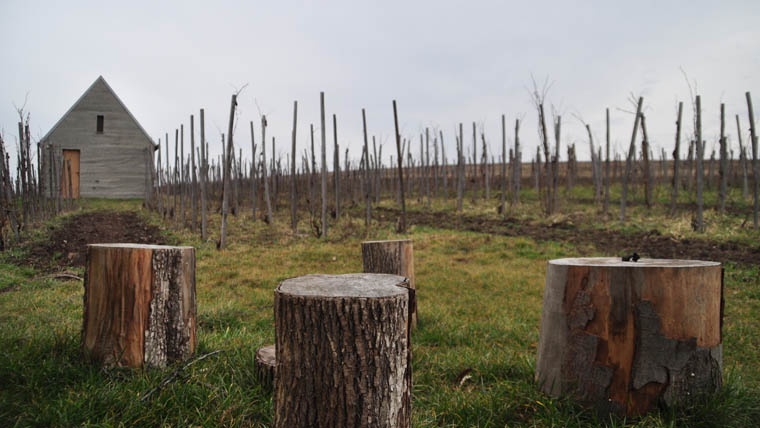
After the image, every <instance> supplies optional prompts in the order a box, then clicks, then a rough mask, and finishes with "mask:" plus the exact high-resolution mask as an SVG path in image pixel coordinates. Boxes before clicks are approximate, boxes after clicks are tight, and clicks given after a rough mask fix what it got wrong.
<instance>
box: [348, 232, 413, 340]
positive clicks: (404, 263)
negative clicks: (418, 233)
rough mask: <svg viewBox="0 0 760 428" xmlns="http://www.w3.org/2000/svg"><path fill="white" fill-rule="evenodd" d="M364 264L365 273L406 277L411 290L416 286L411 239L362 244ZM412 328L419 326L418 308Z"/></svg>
mask: <svg viewBox="0 0 760 428" xmlns="http://www.w3.org/2000/svg"><path fill="white" fill-rule="evenodd" d="M362 263H363V265H364V272H365V273H389V274H391V275H400V276H405V277H406V278H407V279H408V280H409V288H412V289H416V286H415V284H414V247H413V241H412V240H411V239H401V240H397V241H365V242H362ZM411 326H412V327H415V326H417V308H414V313H412V318H411Z"/></svg>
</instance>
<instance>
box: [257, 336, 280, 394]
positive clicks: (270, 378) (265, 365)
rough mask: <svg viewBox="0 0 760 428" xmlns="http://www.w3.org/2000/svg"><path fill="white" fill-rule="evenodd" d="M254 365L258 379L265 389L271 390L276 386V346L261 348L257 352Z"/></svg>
mask: <svg viewBox="0 0 760 428" xmlns="http://www.w3.org/2000/svg"><path fill="white" fill-rule="evenodd" d="M254 364H255V366H256V377H257V378H258V379H259V382H260V383H261V384H262V385H263V386H264V387H265V388H271V387H272V385H273V384H274V371H275V366H276V365H277V358H276V357H275V346H274V345H269V346H264V347H262V348H259V350H258V351H256V359H255V360H254Z"/></svg>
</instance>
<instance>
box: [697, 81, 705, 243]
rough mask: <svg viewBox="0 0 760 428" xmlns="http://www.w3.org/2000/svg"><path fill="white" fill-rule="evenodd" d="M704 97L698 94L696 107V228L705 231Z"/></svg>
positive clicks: (698, 230)
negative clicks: (703, 213)
mask: <svg viewBox="0 0 760 428" xmlns="http://www.w3.org/2000/svg"><path fill="white" fill-rule="evenodd" d="M701 100H702V98H701V97H700V96H699V95H697V98H696V101H695V106H696V107H695V108H696V115H697V119H696V129H695V132H696V137H697V142H696V145H697V223H696V230H697V232H704V231H705V227H704V221H703V218H702V211H703V208H704V204H705V199H704V195H703V194H702V193H703V183H702V181H703V180H704V175H705V171H704V157H705V145H704V142H703V141H702V101H701Z"/></svg>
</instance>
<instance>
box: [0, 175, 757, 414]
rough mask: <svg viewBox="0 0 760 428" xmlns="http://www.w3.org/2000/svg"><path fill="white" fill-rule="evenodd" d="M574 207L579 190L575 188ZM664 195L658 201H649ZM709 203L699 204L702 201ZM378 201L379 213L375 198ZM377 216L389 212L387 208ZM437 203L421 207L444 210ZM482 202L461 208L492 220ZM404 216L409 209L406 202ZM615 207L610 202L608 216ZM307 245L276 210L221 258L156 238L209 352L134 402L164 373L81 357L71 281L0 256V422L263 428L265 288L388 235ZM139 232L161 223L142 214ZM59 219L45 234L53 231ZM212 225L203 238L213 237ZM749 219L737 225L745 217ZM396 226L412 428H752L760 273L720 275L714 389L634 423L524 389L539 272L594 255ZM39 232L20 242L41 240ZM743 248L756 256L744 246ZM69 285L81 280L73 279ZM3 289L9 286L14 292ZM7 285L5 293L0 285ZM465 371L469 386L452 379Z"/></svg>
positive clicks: (331, 267) (646, 222)
mask: <svg viewBox="0 0 760 428" xmlns="http://www.w3.org/2000/svg"><path fill="white" fill-rule="evenodd" d="M576 192H577V195H576V196H577V197H578V198H581V199H582V198H583V197H584V195H585V193H584V192H586V193H589V195H590V192H587V189H586V190H584V189H578V190H577V191H576ZM663 198H665V196H664V195H663ZM525 200H526V202H525V204H524V206H523V208H521V209H520V210H519V211H515V212H514V213H513V215H514V216H516V217H517V218H519V219H522V220H523V221H532V222H535V223H536V224H545V223H550V222H552V221H556V220H557V218H560V217H567V218H570V219H575V220H574V221H576V222H577V221H578V220H577V219H579V218H584V217H588V216H593V217H594V218H596V219H597V220H596V221H589V222H588V224H584V227H597V228H609V229H614V230H617V231H620V233H626V231H629V230H639V229H643V230H649V229H657V230H661V231H663V232H672V233H675V234H680V235H679V236H687V237H688V236H694V232H693V231H691V229H690V227H689V226H688V224H689V215H688V214H684V215H683V216H678V217H675V218H666V216H665V215H664V212H665V208H657V209H655V211H653V212H652V213H650V214H647V213H646V211H645V209H644V208H643V207H642V206H640V204H639V205H637V206H634V207H632V208H631V209H630V211H629V213H630V218H631V221H630V222H629V225H627V226H620V225H619V224H617V222H615V221H614V220H613V218H614V217H616V215H617V214H614V215H613V214H611V215H610V218H609V219H606V220H605V219H604V218H601V217H600V215H599V214H598V213H597V212H596V208H588V207H587V204H586V205H585V206H584V205H583V204H580V203H579V204H577V205H573V204H570V203H567V204H566V205H565V206H564V207H563V212H564V213H565V214H558V215H557V216H555V218H554V219H543V218H540V217H538V216H537V215H536V214H535V213H536V212H537V203H536V202H535V198H534V199H533V200H532V201H531V200H530V198H529V197H527V196H526V198H525ZM708 200H709V199H708ZM386 204H390V203H389V202H387V203H386ZM388 206H390V205H388ZM452 206H453V201H450V202H449V204H448V205H445V204H443V203H442V202H437V203H435V204H434V206H433V209H438V210H443V209H449V210H450V209H451V207H452ZM494 206H495V201H494V203H492V204H490V205H489V204H485V203H479V204H478V206H477V207H474V208H468V212H469V213H480V214H482V215H484V216H495V215H496V214H495V209H493V207H494ZM139 207H140V204H139V202H136V201H85V202H83V205H82V207H80V209H79V211H86V210H101V209H110V210H140V208H139ZM410 209H412V210H417V209H421V206H420V205H419V204H417V203H416V202H413V201H412V202H410ZM616 210H617V205H615V204H614V203H613V204H612V211H611V213H616V212H617V211H616ZM352 211H353V214H354V215H355V216H356V217H351V216H346V217H344V218H343V219H341V220H340V222H339V223H338V224H337V225H334V226H332V227H331V236H330V238H329V239H328V240H326V241H324V240H318V239H316V238H314V237H313V236H312V234H311V233H310V232H309V231H308V230H307V228H306V225H305V223H306V222H305V221H303V220H302V222H301V224H302V226H301V228H302V229H301V230H299V234H298V235H296V236H294V235H293V234H292V233H291V232H290V231H289V229H288V224H289V217H288V214H287V210H285V209H283V210H282V211H281V212H280V213H279V215H278V218H277V221H276V222H275V224H274V225H273V227H271V228H270V227H269V226H267V225H266V224H264V223H262V222H261V221H258V222H255V223H253V222H252V221H251V218H250V214H248V212H246V213H245V215H240V216H238V217H231V218H230V239H229V244H228V249H227V250H225V251H221V252H220V251H218V250H216V247H215V243H214V241H213V238H212V239H210V240H209V241H208V242H201V241H200V239H199V238H198V237H197V236H195V235H192V234H191V233H189V231H187V230H180V229H177V228H175V227H173V226H162V229H163V233H165V235H166V236H167V237H168V239H169V240H170V242H173V243H182V244H185V245H192V246H194V247H196V248H197V297H198V339H199V348H198V353H200V354H202V353H207V352H210V351H214V350H222V351H223V352H221V353H219V354H216V355H214V356H212V357H210V358H208V359H206V360H203V361H200V362H198V363H197V364H194V365H192V366H191V367H189V368H188V369H186V370H184V371H183V372H182V374H181V376H180V378H179V379H178V380H177V381H175V382H173V383H171V384H169V385H168V386H166V387H165V388H163V389H162V390H160V391H159V392H158V393H156V394H153V396H152V397H151V398H150V399H149V400H146V401H141V400H140V398H141V397H142V396H143V395H144V394H145V393H146V392H147V391H149V390H151V389H152V388H153V387H155V386H156V385H158V384H159V383H160V382H161V380H162V379H163V378H164V377H165V376H167V375H168V374H169V373H171V372H172V371H173V369H174V368H167V369H165V370H145V371H140V370H137V371H132V370H122V369H112V370H101V369H98V368H95V367H92V366H89V365H86V364H84V363H83V362H82V361H81V359H80V352H79V339H80V329H81V322H82V294H83V287H82V283H81V282H78V281H67V282H64V281H58V280H52V279H49V278H46V277H45V274H44V273H43V272H41V271H38V270H35V269H32V268H29V267H19V266H18V265H16V264H13V263H11V259H13V258H14V257H16V258H19V257H20V258H23V250H14V251H13V252H12V254H5V255H3V256H2V258H0V289H7V290H8V291H5V292H2V293H0V426H3V427H5V426H8V427H12V426H19V427H25V426H81V425H85V426H104V427H110V426H239V427H247V426H262V427H264V426H271V423H272V403H271V393H269V392H267V391H266V390H264V389H262V388H261V387H260V386H259V385H258V383H257V381H256V379H255V375H254V369H253V361H254V354H255V352H256V350H257V348H258V347H260V346H262V345H265V344H270V343H273V342H274V337H273V335H274V323H273V314H272V300H273V289H274V288H275V286H276V285H277V284H278V283H279V282H280V281H282V280H283V279H285V278H289V277H294V276H298V275H303V274H308V273H348V272H359V271H361V251H360V243H361V241H362V240H365V239H367V238H371V239H393V238H397V237H398V235H397V234H396V233H395V232H394V230H393V229H394V227H393V226H394V222H393V221H388V222H377V223H373V225H372V227H371V228H370V230H368V231H367V230H365V227H364V223H363V220H362V219H361V215H362V214H361V207H354V208H352ZM143 215H145V216H146V218H147V221H149V222H152V223H155V224H159V223H160V219H159V218H158V217H157V216H156V215H155V214H151V213H147V212H144V211H143ZM706 218H707V219H708V229H707V235H708V236H709V237H710V238H711V239H715V240H716V241H725V240H734V241H739V242H747V243H751V242H755V243H756V242H757V239H758V234H757V232H751V231H748V229H747V228H740V227H738V225H739V224H740V223H741V222H742V218H743V216H742V215H738V216H733V217H727V218H718V216H717V214H715V213H713V212H708V214H707V215H706ZM61 221H63V220H62V219H61V218H59V219H56V220H55V221H54V222H53V223H54V224H60V223H61ZM218 222H219V218H218V216H214V217H212V219H211V228H212V229H211V230H213V233H214V235H213V236H216V234H217V233H218V232H217V230H218ZM750 223H751V219H750ZM445 226H446V225H441V227H440V228H432V227H420V226H413V227H411V229H410V231H409V233H408V237H410V238H412V239H413V240H414V251H415V254H414V257H415V271H416V281H417V288H418V294H417V296H418V305H419V324H418V328H417V329H416V330H415V332H414V337H413V347H414V348H413V349H414V361H413V364H414V366H413V367H414V401H413V425H414V426H417V427H441V426H443V427H503V426H538V427H551V426H556V427H563V426H598V425H606V426H641V427H645V426H646V427H649V426H655V427H670V426H692V427H722V426H735V427H749V426H757V425H758V423H760V331H759V329H758V326H759V325H760V324H759V323H758V319H760V316H758V314H760V269H758V265H757V264H755V265H747V264H733V263H729V264H727V265H726V276H725V293H726V294H725V295H726V309H725V324H724V326H723V332H724V336H723V346H724V347H723V352H724V384H725V385H724V388H723V389H722V390H721V392H720V393H719V394H717V395H716V396H714V397H712V398H710V399H709V400H706V401H704V402H700V403H699V404H696V405H694V406H692V407H689V408H678V409H663V410H660V411H657V412H654V413H651V414H650V415H648V416H646V417H645V418H641V419H637V420H630V419H629V420H625V419H622V418H618V417H614V416H606V417H605V416H599V415H597V414H595V413H594V412H593V411H590V410H587V409H584V408H583V407H581V406H579V405H577V404H574V403H573V402H571V401H569V400H567V399H552V398H550V397H548V396H546V395H544V394H542V393H541V392H539V391H538V389H537V388H536V386H535V384H534V382H533V371H534V366H535V358H536V351H537V350H536V346H537V343H538V334H539V327H540V317H541V305H542V293H543V286H544V275H545V269H546V261H547V260H549V259H552V258H558V257H567V256H578V255H610V254H601V253H598V252H597V251H596V250H595V249H594V248H593V247H592V246H590V245H583V246H575V245H573V244H569V243H566V242H551V241H549V242H547V241H534V240H531V239H527V238H523V237H507V236H499V235H491V234H485V233H477V232H469V231H458V230H450V229H448V228H446V227H445ZM47 232H48V229H47V228H41V229H40V230H39V231H38V232H36V233H35V235H34V236H32V237H30V239H32V240H35V239H36V240H43V239H45V238H46V234H47ZM755 245H756V244H755ZM74 271H75V272H78V273H79V274H81V273H82V270H81V268H79V269H74ZM14 286H15V287H14ZM9 287H10V288H9ZM465 369H472V372H471V375H472V377H471V378H470V379H469V380H467V381H466V382H465V383H464V384H463V385H461V387H460V386H458V385H455V384H454V382H455V379H456V378H457V376H458V375H459V374H460V373H461V372H462V371H463V370H465Z"/></svg>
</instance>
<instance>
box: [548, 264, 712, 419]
mask: <svg viewBox="0 0 760 428" xmlns="http://www.w3.org/2000/svg"><path fill="white" fill-rule="evenodd" d="M722 282H723V279H722V269H721V265H720V263H716V262H706V261H696V260H661V259H641V260H639V261H638V262H624V261H621V259H620V258H573V259H559V260H552V261H549V263H548V267H547V272H546V288H545V290H544V306H543V313H542V315H541V336H540V340H539V344H538V358H537V361H536V380H537V381H538V382H539V386H540V387H541V389H542V390H543V391H544V392H546V393H547V394H550V395H553V396H558V395H561V394H572V395H574V396H575V398H576V399H578V400H580V401H583V402H587V403H590V404H593V405H594V406H596V407H597V408H599V409H601V410H606V411H615V412H617V413H626V414H629V415H640V414H643V413H646V412H647V411H649V410H650V409H652V408H653V407H655V406H656V405H657V403H658V402H661V401H662V402H664V403H665V404H667V405H672V404H675V403H679V402H685V401H688V400H690V399H692V398H694V397H696V396H699V395H702V394H706V393H712V392H714V391H716V390H717V389H718V388H719V387H720V386H721V383H722V374H721V370H722V348H721V342H722V338H721V328H722V316H723V314H722V310H723V303H722V302H723V290H722Z"/></svg>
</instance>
